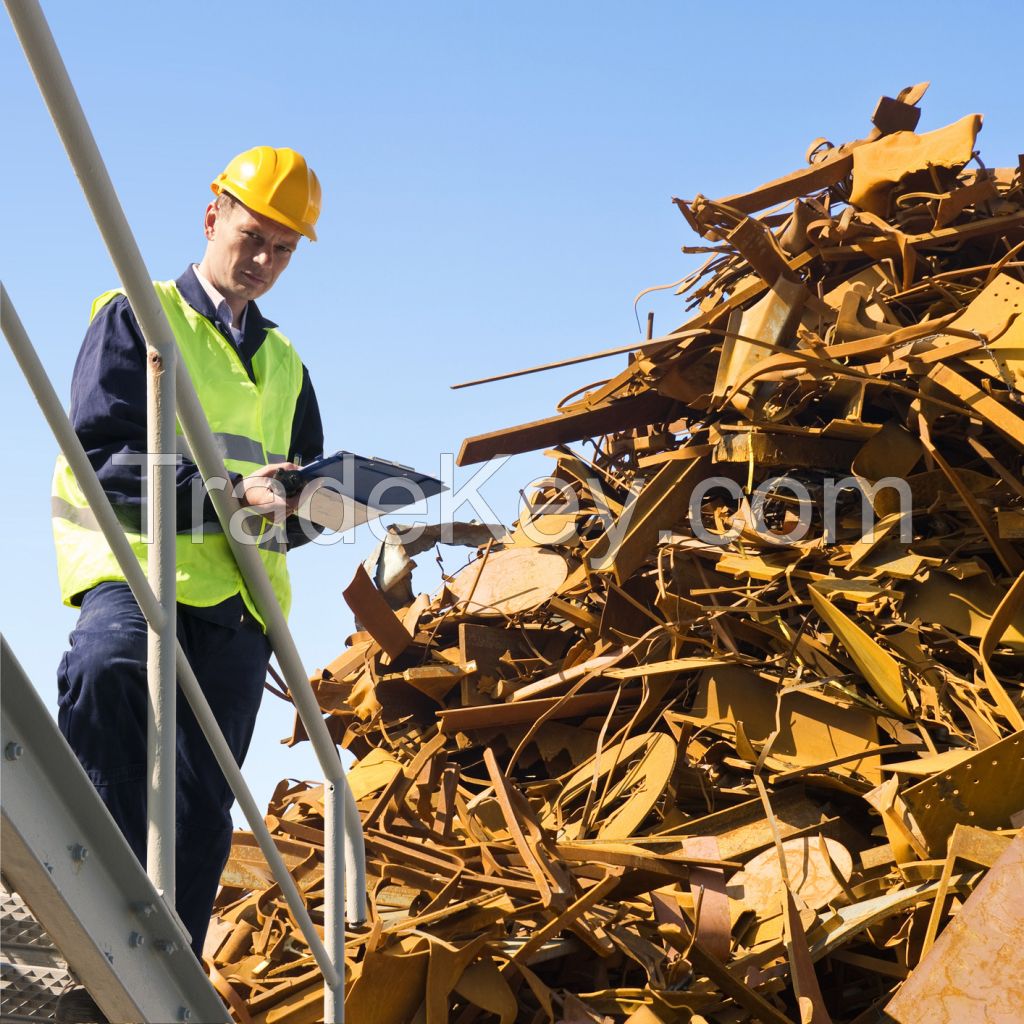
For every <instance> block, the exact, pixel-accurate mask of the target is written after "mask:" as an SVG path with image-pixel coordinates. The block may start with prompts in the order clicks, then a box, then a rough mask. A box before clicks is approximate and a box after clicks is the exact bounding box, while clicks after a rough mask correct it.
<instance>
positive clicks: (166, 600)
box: [146, 342, 178, 906]
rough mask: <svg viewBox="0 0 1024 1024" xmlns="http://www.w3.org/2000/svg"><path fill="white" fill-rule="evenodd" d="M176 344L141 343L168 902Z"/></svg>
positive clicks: (153, 790)
mask: <svg viewBox="0 0 1024 1024" xmlns="http://www.w3.org/2000/svg"><path fill="white" fill-rule="evenodd" d="M176 355H177V353H176V351H175V349H174V348H171V349H170V350H169V351H165V352H160V351H159V350H158V349H157V348H156V347H154V346H152V345H149V344H148V342H147V351H146V369H147V373H146V442H147V443H146V448H147V451H146V489H147V490H146V498H147V502H146V508H147V511H148V513H149V514H148V516H147V518H148V522H147V523H146V533H147V538H146V539H147V541H148V542H149V552H148V554H149V558H148V576H149V584H150V586H151V587H152V588H153V593H154V594H156V598H157V600H158V601H159V602H160V606H161V607H162V608H163V609H164V613H165V618H164V622H163V623H162V624H161V625H160V628H159V629H158V628H155V627H154V626H153V625H152V624H151V623H150V624H148V625H147V634H148V636H147V643H146V655H147V657H146V669H147V675H146V679H147V683H148V687H149V716H150V717H149V722H148V729H147V735H146V779H147V790H146V811H147V830H146V870H147V872H148V873H149V877H150V878H151V879H152V880H153V885H154V886H156V888H157V889H160V890H162V891H163V893H164V895H165V896H166V897H167V899H168V900H169V901H170V903H171V905H172V906H173V905H174V899H175V877H174V872H175V836H176V832H177V828H176V818H175V793H176V790H177V780H176V777H175V775H176V756H177V733H178V727H177V720H178V716H177V697H178V692H177V690H178V688H177V685H176V680H175V660H176V654H177V647H178V637H177V602H176V595H175V588H176V571H175V570H176V550H175V547H176V538H175V534H176V527H177V497H176V495H175V472H174V471H175V464H176V462H177V458H176V456H170V455H168V452H175V451H176V449H177V446H176V445H175V443H174V426H175V415H174V390H175V380H174V378H175V373H174V362H175V357H176Z"/></svg>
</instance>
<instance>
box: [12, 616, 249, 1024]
mask: <svg viewBox="0 0 1024 1024" xmlns="http://www.w3.org/2000/svg"><path fill="white" fill-rule="evenodd" d="M0 685H2V687H3V702H2V715H0V750H2V751H3V762H2V773H3V774H2V783H3V812H2V835H0V842H2V850H3V872H4V877H5V878H6V879H7V882H8V883H9V885H10V886H11V887H12V888H13V890H14V891H15V892H16V893H17V894H18V895H19V896H20V897H21V899H22V900H24V902H25V904H27V906H28V909H29V910H30V911H31V913H32V915H33V916H34V917H35V919H36V920H37V921H38V922H39V924H40V925H41V926H42V929H43V930H45V934H46V935H48V936H49V937H50V939H52V943H53V945H54V946H55V947H56V948H57V949H59V950H61V951H62V953H63V955H64V956H65V957H66V959H67V965H68V967H70V968H71V969H72V970H73V971H74V972H75V974H76V975H77V977H78V978H79V979H80V980H81V981H82V983H83V984H84V985H85V986H86V987H87V988H88V989H89V991H90V992H91V993H92V995H93V998H94V999H95V1000H96V1002H97V1003H98V1004H99V1006H100V1008H101V1009H102V1010H103V1011H104V1012H105V1013H106V1015H107V1016H108V1017H109V1018H110V1019H111V1020H112V1021H132V1022H152V1024H157V1022H163V1024H166V1022H169V1021H192V1022H207V1021H211V1022H229V1021H230V1020H231V1018H230V1016H229V1015H228V1012H227V1010H226V1009H225V1007H224V1004H223V1003H222V1002H221V1000H220V998H219V997H218V996H217V994H216V992H215V991H214V989H213V987H212V986H211V985H210V983H209V981H208V980H207V978H206V974H205V973H204V971H203V969H202V967H201V966H200V964H199V962H198V961H197V960H196V958H195V957H194V956H193V955H192V951H191V950H190V949H189V944H188V942H189V940H188V936H187V934H186V933H185V930H184V928H183V927H182V925H181V922H180V921H179V920H178V917H177V915H176V914H175V913H174V911H173V909H172V908H171V907H169V906H168V905H167V904H166V902H165V901H164V899H163V897H162V896H161V895H160V893H158V892H157V890H156V889H155V888H154V887H153V884H152V883H151V882H150V880H149V878H148V877H147V876H146V872H145V871H143V869H142V867H141V866H140V864H139V862H138V861H137V860H136V859H135V856H134V854H133V853H132V851H131V849H130V848H129V846H128V844H127V843H126V842H125V840H124V838H123V836H122V835H121V833H120V831H119V830H118V828H117V826H116V825H115V824H114V820H113V819H112V818H111V817H110V815H109V813H108V812H107V809H106V808H105V807H104V806H103V803H102V801H101V800H100V798H99V796H98V795H97V794H96V791H95V790H94V789H93V787H92V784H91V783H90V782H89V779H88V777H87V776H86V774H85V772H84V771H83V770H82V768H81V766H80V765H79V763H78V759H77V758H76V757H75V755H74V754H73V753H72V751H71V748H70V747H68V745H67V743H66V742H65V741H64V737H63V736H61V734H60V732H59V731H58V729H57V727H56V725H55V724H54V722H53V720H52V719H51V717H50V715H49V713H48V712H47V710H46V708H45V706H44V705H43V702H42V700H40V698H39V695H38V694H37V693H36V691H35V688H34V687H33V686H32V684H31V683H30V682H29V680H28V677H27V676H26V675H25V672H24V670H23V669H22V667H21V665H20V664H18V661H17V659H16V658H15V657H14V654H13V653H12V651H11V649H10V647H9V646H8V644H7V641H6V640H5V639H4V638H3V637H2V636H0ZM22 921H24V922H25V924H26V927H25V929H24V930H23V936H24V937H25V941H24V942H23V943H22V946H24V945H26V944H27V945H28V946H29V947H30V948H32V949H35V950H41V949H43V948H45V945H44V942H45V940H44V939H43V936H42V935H41V934H40V933H39V932H37V931H35V930H33V929H32V928H31V925H30V923H29V922H28V921H27V919H26V918H25V916H24V915H22ZM13 952H14V951H13V950H12V955H11V956H10V959H11V961H12V963H11V967H10V970H9V971H5V974H8V973H9V974H10V978H9V979H5V986H4V988H5V993H4V995H5V998H4V1004H5V1006H4V1010H3V1014H4V1019H5V1020H6V1019H10V1020H12V1021H16V1020H39V1019H44V1020H45V1019H47V1018H46V1017H45V1016H44V1017H39V1016H32V1015H31V1013H32V1012H38V1010H39V1009H40V1007H39V1006H38V1005H37V1004H40V1003H43V1004H45V1003H46V1002H47V1000H46V999H45V998H44V995H43V993H42V992H41V991H39V990H40V989H46V990H47V991H48V992H51V993H52V988H51V983H55V982H56V981H57V980H58V979H57V978H56V977H55V976H54V977H51V975H56V973H57V972H58V971H59V966H57V962H56V961H55V960H54V961H53V964H54V966H50V967H47V966H46V964H45V963H44V964H42V965H29V964H26V963H24V962H23V959H24V958H22V961H18V962H14V960H15V958H14V956H13ZM8 991H9V993H10V994H9V995H8ZM53 998H54V999H55V995H54V996H53ZM19 1007H21V1009H19ZM18 1014H21V1016H18Z"/></svg>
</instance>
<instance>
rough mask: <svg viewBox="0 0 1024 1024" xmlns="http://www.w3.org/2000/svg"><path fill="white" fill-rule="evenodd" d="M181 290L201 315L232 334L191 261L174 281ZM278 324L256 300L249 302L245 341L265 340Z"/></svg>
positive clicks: (246, 315) (225, 332) (222, 330)
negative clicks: (263, 311) (265, 335)
mask: <svg viewBox="0 0 1024 1024" xmlns="http://www.w3.org/2000/svg"><path fill="white" fill-rule="evenodd" d="M174 283H175V285H176V286H177V288H178V291H179V292H181V297H182V298H183V299H184V300H185V301H186V302H187V303H188V304H189V305H190V306H191V307H192V308H193V309H194V310H195V311H196V312H197V313H198V314H199V315H200V316H204V317H206V319H207V320H209V321H210V322H211V323H213V324H216V325H217V327H218V328H219V329H220V330H221V332H222V333H224V334H227V336H228V337H229V338H230V336H231V334H230V332H229V331H228V330H227V324H225V323H224V322H223V321H222V320H220V318H219V317H218V316H217V311H216V310H215V309H214V308H213V303H212V302H211V301H210V296H209V295H207V294H206V289H205V288H204V287H203V286H202V285H201V284H200V283H199V278H198V277H196V272H195V270H193V269H192V264H191V263H190V264H189V265H188V266H187V267H186V268H185V273H184V274H182V275H181V277H179V278H178V280H177V281H175V282H174ZM276 326H277V324H275V323H274V321H273V320H268V319H267V318H266V317H265V316H264V315H263V314H262V313H261V312H260V310H259V307H258V306H257V305H256V303H255V302H251V301H250V303H249V305H248V306H247V307H246V310H245V341H246V342H249V341H259V342H262V341H263V335H264V334H265V333H266V332H267V331H269V330H270V329H271V328H273V327H276Z"/></svg>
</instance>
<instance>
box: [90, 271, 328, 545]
mask: <svg viewBox="0 0 1024 1024" xmlns="http://www.w3.org/2000/svg"><path fill="white" fill-rule="evenodd" d="M175 283H176V284H177V286H178V290H179V291H180V292H181V294H182V296H183V297H184V299H185V301H186V302H187V303H188V304H189V305H190V306H191V307H192V308H193V309H194V310H195V311H196V312H197V313H199V314H201V315H202V316H204V317H206V318H207V320H209V321H210V322H211V323H212V324H214V326H215V327H217V329H218V330H219V331H220V332H221V334H223V335H224V337H225V338H226V339H227V340H228V342H229V343H230V344H231V345H233V346H234V348H235V349H236V351H237V352H238V355H239V357H240V358H241V360H242V363H243V365H244V366H245V368H246V371H247V372H248V374H249V377H250V379H251V380H253V381H255V379H256V378H255V376H254V375H253V367H252V360H253V356H254V355H255V354H256V352H257V351H258V350H259V347H260V346H261V345H262V344H263V339H264V336H265V335H266V332H267V330H269V329H270V328H271V327H276V326H277V325H276V324H274V323H273V322H271V321H270V320H267V319H266V318H265V317H264V316H263V314H262V313H260V311H259V309H258V308H257V306H256V303H255V302H250V303H249V305H248V308H247V309H246V315H245V332H244V334H243V337H242V341H241V343H240V344H238V345H236V344H235V342H234V341H233V339H232V337H231V332H230V331H229V330H228V327H227V325H226V324H225V323H224V322H223V321H221V320H219V319H218V317H217V312H216V310H215V309H214V308H213V303H212V302H211V301H210V298H209V296H208V295H207V294H206V292H205V291H204V289H203V286H202V285H201V284H200V283H199V279H198V278H197V277H196V275H195V271H194V270H193V269H192V265H191V264H190V265H189V267H188V269H187V270H186V271H185V273H184V274H182V275H181V277H179V278H178V280H177V281H176V282H175ZM71 423H72V425H73V426H74V428H75V432H76V433H77V434H78V437H79V439H80V440H81V442H82V446H83V447H84V448H85V451H86V454H87V455H88V456H89V461H90V462H91V463H92V466H93V469H95V470H96V475H97V476H98V477H99V479H100V483H101V484H102V485H103V489H104V490H105V491H106V493H107V496H108V497H109V498H110V501H111V504H112V505H113V506H114V510H115V511H116V512H117V514H118V516H119V517H120V518H121V520H122V522H123V523H124V524H125V526H127V527H128V528H130V529H134V530H139V529H140V526H141V520H142V483H143V478H144V476H145V467H144V466H143V465H122V464H115V463H114V462H113V461H112V459H113V456H114V455H118V454H121V455H143V454H144V453H145V452H146V449H147V446H146V343H145V341H144V339H143V337H142V331H141V330H140V329H139V324H138V321H137V320H136V319H135V314H134V313H133V312H132V310H131V307H130V306H129V305H128V299H127V298H126V297H125V296H124V295H118V296H116V297H115V298H114V299H112V300H111V301H110V302H108V303H107V304H106V305H105V306H103V307H102V309H100V310H99V312H98V313H97V314H96V316H95V317H94V318H93V320H92V322H91V323H90V324H89V329H88V330H87V331H86V334H85V340H84V341H83V342H82V349H81V351H80V352H79V354H78V361H77V362H76V363H75V371H74V376H73V377H72V380H71ZM323 447H324V432H323V425H322V423H321V421H320V407H319V405H318V404H317V400H316V395H315V394H314V392H313V385H312V384H311V383H310V379H309V372H308V371H307V370H306V368H305V367H303V368H302V388H301V390H300V392H299V398H298V402H297V403H296V406H295V418H294V420H293V421H292V439H291V446H290V449H289V451H288V458H289V460H290V461H292V462H301V463H303V464H305V463H308V462H312V461H313V460H314V459H317V458H319V457H320V456H321V455H322V454H323ZM199 479H200V478H199V471H198V469H197V468H196V465H195V463H194V462H192V461H191V460H189V459H184V460H183V461H182V463H181V465H179V466H178V468H177V486H176V490H177V498H178V500H177V510H178V530H179V531H184V530H189V529H191V528H192V527H193V526H197V525H199V524H198V523H194V522H193V519H194V518H195V516H194V513H193V500H192V495H193V486H194V483H195V482H197V481H198V480H199ZM236 479H238V477H237V475H236ZM199 514H200V515H201V517H202V520H203V521H204V522H216V518H217V517H216V514H215V513H214V511H213V505H212V503H211V501H210V499H209V497H208V496H207V498H206V500H205V502H204V503H203V505H202V507H201V512H200V513H199ZM306 539H307V538H306V536H305V534H304V533H303V531H302V530H301V529H298V528H297V523H295V521H294V518H293V519H292V520H290V521H289V529H288V540H289V545H290V546H295V547H297V546H298V545H299V544H301V543H304V542H305V540H306Z"/></svg>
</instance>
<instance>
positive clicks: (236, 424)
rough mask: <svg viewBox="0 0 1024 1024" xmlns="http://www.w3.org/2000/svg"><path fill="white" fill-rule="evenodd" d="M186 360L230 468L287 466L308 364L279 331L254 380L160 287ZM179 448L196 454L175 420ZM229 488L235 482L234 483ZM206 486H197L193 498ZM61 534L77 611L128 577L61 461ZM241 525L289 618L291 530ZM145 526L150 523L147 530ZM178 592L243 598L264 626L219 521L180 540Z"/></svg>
mask: <svg viewBox="0 0 1024 1024" xmlns="http://www.w3.org/2000/svg"><path fill="white" fill-rule="evenodd" d="M154 287H155V288H156V292H157V295H158V296H159V297H160V301H161V303H162V305H163V308H164V312H165V313H166V314H167V319H168V320H169V321H170V324H171V329H172V330H173V331H174V336H175V338H176V339H177V342H178V352H179V358H181V359H184V361H185V366H186V367H187V368H188V371H189V374H190V375H191V377H192V383H193V385H194V386H195V389H196V392H197V394H198V396H199V401H200V403H201V404H202V407H203V410H204V411H205V412H206V416H207V419H208V420H209V423H210V429H211V430H212V431H213V435H214V438H215V439H216V441H217V444H218V446H219V447H220V450H221V453H222V455H223V457H224V463H225V465H226V467H227V469H228V470H229V471H232V472H236V473H241V474H242V475H243V476H245V475H248V474H249V473H251V472H253V470H256V469H258V468H259V467H260V466H265V465H268V464H269V463H272V462H283V461H285V460H286V459H287V457H288V451H289V447H290V445H291V435H292V420H293V418H294V416H295V406H296V403H297V401H298V397H299V392H300V390H301V388H302V362H301V360H300V359H299V357H298V355H297V354H296V352H295V349H294V348H292V344H291V342H290V341H289V340H288V339H287V338H286V337H285V336H284V335H283V334H282V333H281V332H280V331H278V330H277V329H276V328H271V329H270V330H268V331H267V333H266V336H265V338H264V340H263V344H262V345H261V346H260V347H259V350H258V351H257V352H256V355H255V356H254V357H253V361H252V364H253V372H254V375H255V377H256V382H255V383H253V381H252V380H250V378H249V375H248V373H246V370H245V367H244V365H243V364H242V360H241V359H240V358H239V355H238V353H237V352H236V351H235V349H234V347H233V346H232V345H231V343H230V342H229V341H228V340H227V339H226V338H225V337H224V336H223V335H222V334H221V333H220V331H219V330H218V329H217V328H216V327H215V326H214V325H213V324H212V323H211V322H210V321H209V320H207V319H206V317H204V316H202V315H200V314H199V313H197V312H196V311H195V310H194V309H193V308H192V307H191V306H190V305H189V304H188V303H187V302H186V301H185V299H184V298H183V297H182V295H181V293H180V292H179V291H178V289H177V287H176V286H175V284H174V282H173V281H156V282H154ZM119 294H123V293H122V292H120V291H110V292H105V293H104V294H103V295H101V296H99V298H97V299H96V301H95V302H94V303H93V306H92V313H91V316H92V317H95V315H96V313H97V312H98V311H99V310H100V309H101V308H102V307H103V306H104V305H105V304H106V303H107V302H109V301H110V300H111V299H112V298H113V297H114V296H115V295H119ZM176 442H177V450H178V452H179V453H180V454H182V455H183V456H185V457H186V458H191V453H190V452H189V450H188V444H187V441H186V440H185V438H184V436H183V435H182V430H181V424H180V423H178V424H176ZM227 486H230V481H229V482H228V484H227ZM204 497H205V490H204V489H203V488H197V491H196V495H195V497H194V502H195V503H197V506H198V507H201V505H198V503H200V502H202V500H203V498H204ZM51 503H52V509H51V511H52V516H53V538H54V543H55V545H56V548H57V574H58V576H59V578H60V590H61V598H62V600H63V601H64V603H65V604H67V605H76V604H79V603H80V601H81V595H82V594H83V593H84V592H85V591H87V590H90V589H91V588H92V587H95V586H96V585H97V584H99V583H103V582H105V581H108V580H123V579H124V574H123V573H122V572H121V568H120V566H119V565H118V564H117V560H116V559H115V558H114V555H113V553H112V552H111V550H110V548H109V546H108V545H107V542H106V540H105V539H104V537H103V534H102V533H101V532H100V530H99V526H98V524H97V522H96V519H95V517H94V516H93V514H92V512H91V511H90V509H89V506H88V503H87V502H86V500H85V496H84V495H83V494H82V490H81V488H80V487H79V486H78V481H77V480H76V479H75V475H74V473H73V472H72V470H71V467H70V466H69V465H68V463H67V460H66V459H65V458H64V456H63V455H61V456H60V457H59V458H58V459H57V466H56V469H55V471H54V476H53V497H52V499H51ZM244 517H245V522H244V524H241V523H240V524H238V525H239V527H240V529H241V535H243V536H245V535H249V542H250V543H256V547H257V550H258V552H259V554H260V557H261V558H262V559H263V564H264V565H265V566H266V568H267V572H268V573H269V575H270V581H271V583H272V584H273V587H274V593H275V594H276V595H277V600H278V601H279V603H280V605H281V608H282V609H283V611H284V613H285V615H287V614H288V610H289V607H290V605H291V584H290V583H289V580H288V569H287V566H286V565H285V554H284V552H285V547H286V545H285V531H284V529H283V527H280V526H279V527H274V526H273V524H272V523H270V521H269V520H265V519H263V518H262V517H260V516H257V515H255V514H254V513H252V512H246V513H244ZM144 527H145V524H144V523H143V528H144ZM126 533H127V537H128V541H129V543H130V544H131V546H132V550H133V551H134V552H135V555H136V557H137V558H138V559H139V562H140V563H141V565H142V568H143V569H144V570H145V568H146V562H147V551H148V547H149V545H148V544H147V543H145V541H144V539H143V535H142V534H139V533H133V532H131V531H130V530H129V531H126ZM175 547H176V562H177V595H178V601H179V602H180V603H182V604H187V605H193V606H196V607H209V606H210V605H215V604H219V603H220V602H221V601H224V600H226V599H227V598H229V597H231V596H233V595H234V594H238V593H241V595H242V599H243V600H244V601H245V604H246V605H247V606H248V608H249V610H250V611H251V612H252V613H253V615H254V616H255V617H256V618H257V619H258V620H259V621H260V622H262V621H263V620H262V617H261V616H260V615H259V612H258V611H257V609H256V607H255V605H254V603H253V600H252V598H251V596H250V595H249V592H248V590H247V589H246V587H245V584H244V583H243V581H242V577H241V574H240V573H239V571H238V567H237V565H236V564H235V559H234V556H233V555H232V554H231V549H230V547H229V546H228V542H227V539H226V538H225V536H224V534H223V532H222V531H221V528H220V525H219V524H211V523H205V524H203V526H202V528H199V527H196V528H195V529H193V528H192V526H191V524H179V532H178V535H177V538H176V544H175Z"/></svg>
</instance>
